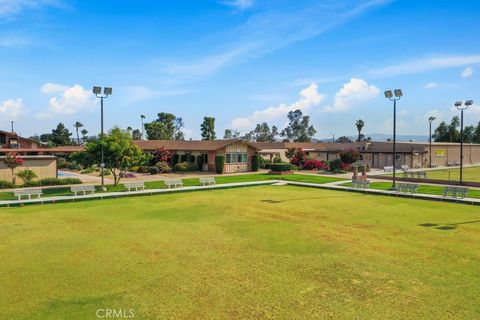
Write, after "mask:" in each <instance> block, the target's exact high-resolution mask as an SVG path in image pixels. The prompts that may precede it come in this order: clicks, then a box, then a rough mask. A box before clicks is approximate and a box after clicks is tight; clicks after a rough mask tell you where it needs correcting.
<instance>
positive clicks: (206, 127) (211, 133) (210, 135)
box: [200, 117, 216, 140]
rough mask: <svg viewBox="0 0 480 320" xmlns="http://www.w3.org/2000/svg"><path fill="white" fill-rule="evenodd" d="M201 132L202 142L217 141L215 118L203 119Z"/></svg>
mask: <svg viewBox="0 0 480 320" xmlns="http://www.w3.org/2000/svg"><path fill="white" fill-rule="evenodd" d="M200 131H201V132H202V140H215V138H216V136H215V118H214V117H203V122H202V124H201V125H200Z"/></svg>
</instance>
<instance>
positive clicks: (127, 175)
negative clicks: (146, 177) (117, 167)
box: [123, 172, 137, 178]
mask: <svg viewBox="0 0 480 320" xmlns="http://www.w3.org/2000/svg"><path fill="white" fill-rule="evenodd" d="M123 177H124V178H136V177H137V176H136V175H135V174H133V173H131V172H127V173H125V174H124V175H123Z"/></svg>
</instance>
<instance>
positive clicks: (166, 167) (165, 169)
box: [155, 161, 172, 173]
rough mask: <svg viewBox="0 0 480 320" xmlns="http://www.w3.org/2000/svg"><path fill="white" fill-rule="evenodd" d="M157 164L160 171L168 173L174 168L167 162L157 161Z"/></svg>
mask: <svg viewBox="0 0 480 320" xmlns="http://www.w3.org/2000/svg"><path fill="white" fill-rule="evenodd" d="M155 166H156V167H157V168H158V169H159V170H160V173H168V172H170V171H172V168H170V166H169V165H168V163H167V162H163V161H161V162H157V163H156V164H155Z"/></svg>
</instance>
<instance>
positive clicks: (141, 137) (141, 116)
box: [140, 114, 145, 140]
mask: <svg viewBox="0 0 480 320" xmlns="http://www.w3.org/2000/svg"><path fill="white" fill-rule="evenodd" d="M140 119H141V121H142V135H141V136H140V140H143V119H145V116H144V115H143V114H141V115H140Z"/></svg>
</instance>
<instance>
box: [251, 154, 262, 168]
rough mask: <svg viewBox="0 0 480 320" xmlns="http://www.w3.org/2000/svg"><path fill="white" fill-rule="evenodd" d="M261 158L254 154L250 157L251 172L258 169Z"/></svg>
mask: <svg viewBox="0 0 480 320" xmlns="http://www.w3.org/2000/svg"><path fill="white" fill-rule="evenodd" d="M260 158H261V156H260V155H259V154H254V155H253V156H252V171H254V172H257V171H258V169H259V168H260V164H261V160H260Z"/></svg>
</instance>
